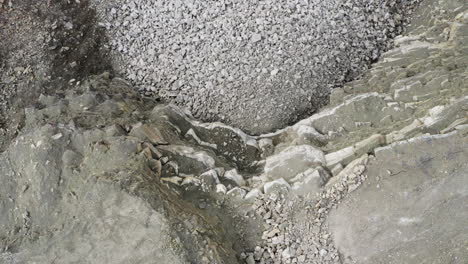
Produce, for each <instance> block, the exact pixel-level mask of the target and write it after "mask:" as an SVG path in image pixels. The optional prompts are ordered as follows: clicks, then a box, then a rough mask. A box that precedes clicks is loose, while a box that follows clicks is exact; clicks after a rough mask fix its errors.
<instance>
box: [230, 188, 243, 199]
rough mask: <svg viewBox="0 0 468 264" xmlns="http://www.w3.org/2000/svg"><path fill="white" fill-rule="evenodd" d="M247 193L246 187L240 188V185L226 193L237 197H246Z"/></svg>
mask: <svg viewBox="0 0 468 264" xmlns="http://www.w3.org/2000/svg"><path fill="white" fill-rule="evenodd" d="M246 193H247V192H246V191H245V190H244V189H242V188H239V187H234V188H232V189H231V190H229V191H228V192H227V193H226V195H229V196H231V197H235V198H244V197H245V195H246Z"/></svg>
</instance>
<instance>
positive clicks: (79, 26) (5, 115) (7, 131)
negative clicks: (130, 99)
mask: <svg viewBox="0 0 468 264" xmlns="http://www.w3.org/2000/svg"><path fill="white" fill-rule="evenodd" d="M10 3H11V4H10ZM1 6H2V7H1V8H0V35H1V36H2V38H1V40H0V135H1V137H0V149H3V148H4V147H5V144H6V143H8V142H9V140H11V139H12V138H14V137H15V135H16V134H17V130H18V128H20V127H21V126H22V124H23V120H24V116H22V114H21V111H20V110H21V109H22V108H24V107H25V106H29V105H32V104H34V103H35V102H36V100H37V97H38V96H39V94H41V93H46V94H60V93H63V92H64V91H66V90H67V89H68V88H69V86H70V85H74V84H75V83H76V82H78V81H80V80H81V79H82V78H83V77H85V76H88V75H89V74H95V73H101V72H102V71H104V70H107V71H111V72H112V69H111V67H110V63H109V57H108V56H107V52H106V51H105V49H104V48H103V42H105V35H104V34H103V32H102V30H101V29H99V28H98V27H97V26H96V24H95V11H94V10H92V9H90V8H88V4H87V1H81V2H80V4H78V3H77V2H75V1H34V0H18V1H4V2H3V4H2V5H1Z"/></svg>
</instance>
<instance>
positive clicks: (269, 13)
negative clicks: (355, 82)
mask: <svg viewBox="0 0 468 264" xmlns="http://www.w3.org/2000/svg"><path fill="white" fill-rule="evenodd" d="M418 1H419V0H406V1H401V0H397V1H396V0H354V1H349V0H330V1H322V0H295V1H285V0H283V1H272V0H264V1H249V0H243V1H239V0H236V1H233V0H223V1H212V0H211V1H197V0H189V1H180V0H174V1H163V0H139V1H136V0H119V1H115V0H112V1H110V0H107V1H105V0H104V1H99V0H95V2H96V3H97V7H98V9H99V10H101V14H100V15H101V18H102V20H101V23H102V25H103V26H105V27H106V28H107V29H108V32H109V35H110V38H111V47H112V49H113V50H114V52H115V53H116V55H117V56H116V59H115V63H116V64H117V65H118V67H117V68H120V72H121V73H122V74H123V75H124V76H125V77H126V78H127V79H129V80H132V81H133V82H134V83H135V84H137V85H138V86H139V87H140V89H143V90H145V91H151V92H153V93H154V94H155V95H156V96H159V97H161V98H162V99H165V100H168V101H171V102H174V103H177V104H179V105H183V106H186V107H187V108H188V109H189V110H190V111H191V112H192V114H193V115H194V116H195V117H197V118H200V119H202V120H205V121H213V120H219V121H223V122H225V123H227V124H230V125H234V126H237V127H239V128H241V129H244V130H246V131H248V132H250V133H261V132H268V131H272V130H274V129H277V128H281V127H284V126H285V125H287V124H289V123H292V122H295V121H296V120H298V119H299V118H302V117H304V116H305V115H309V114H311V113H312V112H313V111H315V110H316V109H317V108H318V107H321V106H323V105H325V104H326V103H327V100H328V99H327V96H328V94H329V91H330V89H331V88H333V87H337V86H340V85H342V84H343V83H344V82H345V81H346V80H351V79H354V78H356V77H358V76H359V75H360V74H361V73H363V71H364V70H365V69H367V67H368V65H369V64H370V62H371V61H372V60H375V59H376V58H378V56H379V55H380V54H381V53H382V51H384V50H386V49H388V47H389V45H390V39H391V38H392V37H394V36H395V35H396V34H398V33H399V32H401V31H402V27H401V25H402V24H403V23H404V20H405V19H404V18H406V17H407V16H408V14H409V13H410V12H411V9H412V7H413V6H414V5H415V4H416V2H418Z"/></svg>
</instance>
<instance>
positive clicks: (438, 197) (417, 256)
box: [329, 133, 468, 264]
mask: <svg viewBox="0 0 468 264" xmlns="http://www.w3.org/2000/svg"><path fill="white" fill-rule="evenodd" d="M467 143H468V140H467V138H466V137H461V136H459V135H458V134H456V133H452V134H449V135H438V136H422V137H418V138H414V139H411V140H410V141H403V142H398V143H394V144H392V145H391V146H388V147H384V148H380V149H377V150H376V152H375V153H376V159H374V160H372V161H371V163H370V164H369V167H368V168H367V170H368V176H369V179H368V181H366V182H365V183H364V185H363V186H362V187H361V188H360V189H358V190H356V191H355V192H354V193H352V194H351V195H350V196H349V197H348V199H346V200H344V203H342V204H341V205H340V206H339V207H338V208H337V209H336V210H334V211H332V212H331V213H330V217H329V226H330V231H331V233H332V235H333V238H334V241H335V244H336V246H337V247H338V249H339V250H340V252H342V253H343V254H344V256H345V258H346V259H348V260H354V261H356V262H357V263H364V264H365V263H372V264H375V263H407V264H412V263H414V264H419V263H440V264H442V263H466V262H465V261H466V260H467V259H468V251H466V241H468V227H467V225H463V224H462V223H466V219H468V204H467V203H466V201H467V198H468V177H467V175H468V165H467V164H466V161H467V160H468V151H467V149H468V148H467V147H468V144H467Z"/></svg>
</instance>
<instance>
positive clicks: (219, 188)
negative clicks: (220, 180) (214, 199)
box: [216, 184, 227, 194]
mask: <svg viewBox="0 0 468 264" xmlns="http://www.w3.org/2000/svg"><path fill="white" fill-rule="evenodd" d="M216 192H217V193H223V194H226V192H227V188H226V186H224V184H216Z"/></svg>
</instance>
